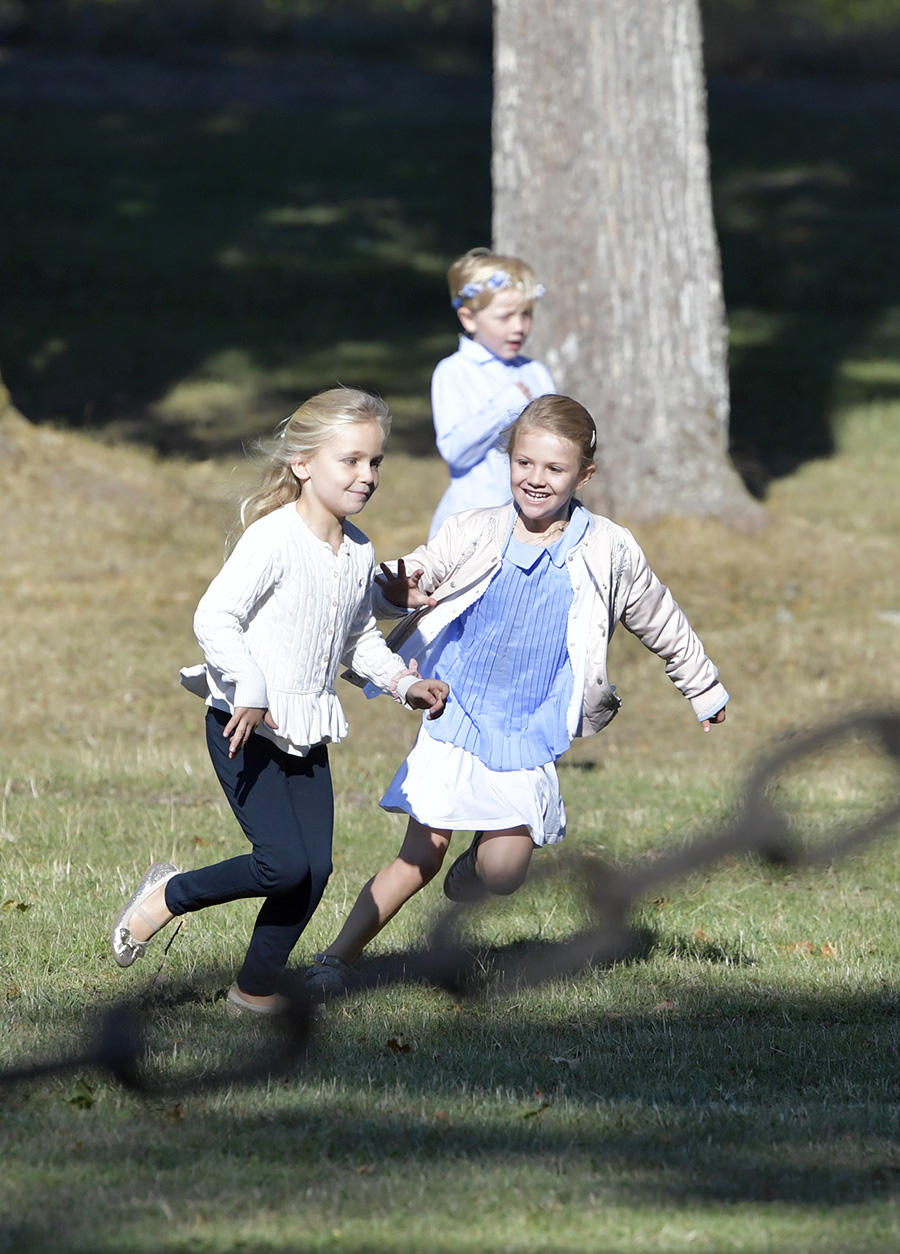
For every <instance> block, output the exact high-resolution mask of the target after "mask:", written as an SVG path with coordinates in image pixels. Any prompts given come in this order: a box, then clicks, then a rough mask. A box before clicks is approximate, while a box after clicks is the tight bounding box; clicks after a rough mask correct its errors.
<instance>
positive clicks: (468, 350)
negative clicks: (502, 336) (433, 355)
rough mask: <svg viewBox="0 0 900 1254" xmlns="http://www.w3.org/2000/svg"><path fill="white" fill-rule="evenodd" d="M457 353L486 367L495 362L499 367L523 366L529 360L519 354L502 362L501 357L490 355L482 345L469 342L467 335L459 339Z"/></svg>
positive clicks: (494, 354) (472, 341)
mask: <svg viewBox="0 0 900 1254" xmlns="http://www.w3.org/2000/svg"><path fill="white" fill-rule="evenodd" d="M459 351H460V352H461V353H462V355H463V357H468V359H469V360H470V361H474V362H476V363H477V364H478V365H479V366H486V365H488V364H489V363H490V362H492V361H495V362H497V364H498V365H500V366H524V365H525V364H526V363H527V362H529V361H530V360H531V358H530V357H523V356H522V354H521V353H519V354H517V356H515V357H513V359H512V361H504V360H503V358H502V357H498V356H497V355H496V353H492V352H491V351H490V349H489V348H485V347H484V345H483V344H476V343H475V341H474V340H470V339H469V337H468V336H467V335H461V336H460V337H459Z"/></svg>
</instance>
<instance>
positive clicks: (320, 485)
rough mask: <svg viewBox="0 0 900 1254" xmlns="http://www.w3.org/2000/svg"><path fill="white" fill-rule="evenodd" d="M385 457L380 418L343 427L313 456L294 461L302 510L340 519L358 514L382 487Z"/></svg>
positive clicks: (292, 464) (321, 516)
mask: <svg viewBox="0 0 900 1254" xmlns="http://www.w3.org/2000/svg"><path fill="white" fill-rule="evenodd" d="M383 459H384V434H383V432H382V430H381V428H380V427H379V425H378V423H377V422H356V423H352V424H351V425H349V426H347V427H344V428H343V429H341V430H339V431H338V432H337V433H336V434H335V435H333V436H332V437H331V439H330V440H328V441H327V442H326V443H325V444H323V445H322V447H321V448H320V449H317V450H316V452H315V453H313V454H311V456H309V457H306V458H297V459H296V460H295V461H293V462H291V468H292V470H293V471H294V474H295V475H296V476H297V478H298V479H299V480H300V483H301V485H302V486H301V494H300V502H302V507H301V510H300V512H301V513H302V514H304V516H305V515H306V513H307V512H308V511H312V513H313V514H314V515H316V516H318V517H320V518H321V519H323V520H325V519H327V518H332V519H337V520H338V521H343V520H344V519H345V518H347V517H349V516H351V515H353V514H358V513H359V512H360V511H361V510H362V509H364V508H365V505H366V502H367V501H368V500H369V497H370V496H371V495H372V493H373V492H374V491H375V489H376V488H377V487H378V472H379V469H380V467H381V463H382V460H383ZM298 504H299V503H298Z"/></svg>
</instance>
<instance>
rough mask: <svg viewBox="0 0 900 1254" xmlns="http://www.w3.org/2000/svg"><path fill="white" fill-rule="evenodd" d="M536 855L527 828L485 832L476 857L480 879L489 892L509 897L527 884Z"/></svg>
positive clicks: (476, 867)
mask: <svg viewBox="0 0 900 1254" xmlns="http://www.w3.org/2000/svg"><path fill="white" fill-rule="evenodd" d="M533 852H534V841H533V840H532V839H531V835H530V833H529V831H528V828H527V827H510V828H508V829H507V830H506V831H502V832H485V833H484V835H483V836H482V838H481V841H480V842H479V845H478V852H477V854H476V858H475V870H476V873H477V875H478V878H479V879H480V880H481V882H482V884H484V886H485V888H486V889H487V890H488V892H489V893H495V894H496V895H497V896H500V897H506V896H508V895H509V894H510V893H514V892H515V891H516V889H517V888H521V887H522V885H523V884H524V883H525V877H526V875H527V874H528V864H529V863H530V862H531V855H532V853H533Z"/></svg>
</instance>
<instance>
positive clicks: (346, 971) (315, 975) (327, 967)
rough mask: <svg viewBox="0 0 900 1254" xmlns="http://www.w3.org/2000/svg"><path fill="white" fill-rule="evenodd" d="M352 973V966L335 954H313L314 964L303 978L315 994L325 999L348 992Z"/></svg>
mask: <svg viewBox="0 0 900 1254" xmlns="http://www.w3.org/2000/svg"><path fill="white" fill-rule="evenodd" d="M351 973H352V968H351V967H349V966H348V965H347V963H346V962H343V961H342V960H341V959H340V958H336V957H335V955H334V954H313V961H312V966H311V967H307V968H306V974H305V976H304V977H303V978H304V983H305V985H306V987H307V988H308V989H309V991H310V992H311V993H312V994H313V996H314V997H320V998H321V999H322V1001H325V1000H326V999H327V998H329V997H340V996H341V994H342V993H344V992H346V989H347V984H348V983H349V981H350V976H351Z"/></svg>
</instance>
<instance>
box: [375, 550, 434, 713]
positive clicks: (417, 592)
mask: <svg viewBox="0 0 900 1254" xmlns="http://www.w3.org/2000/svg"><path fill="white" fill-rule="evenodd" d="M381 570H382V572H383V574H381V575H376V576H375V582H376V583H377V584H378V586H379V587H380V588H381V591H382V592H383V593H384V595H385V596H386V597H387V599H388V600H389V601H390V603H391V605H396V606H397V607H398V608H399V609H401V610H417V609H419V608H421V606H423V605H437V601H436V600H435V599H434V597H430V596H428V594H427V593H425V592H423V591H422V590H421V588H420V587H419V580H420V579H421V578H422V576H423V574H424V573H425V572H424V571H422V570H417V571H415V573H414V574H412V575H407V573H406V563H405V562H404V560H403V558H402V557H401V558H400V560H399V562H398V563H397V573H396V575H395V574H394V572H393V571H392V570H391V568H390V566H388V564H387V562H382V563H381ZM434 717H435V718H436V717H437V715H435V716H434Z"/></svg>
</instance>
